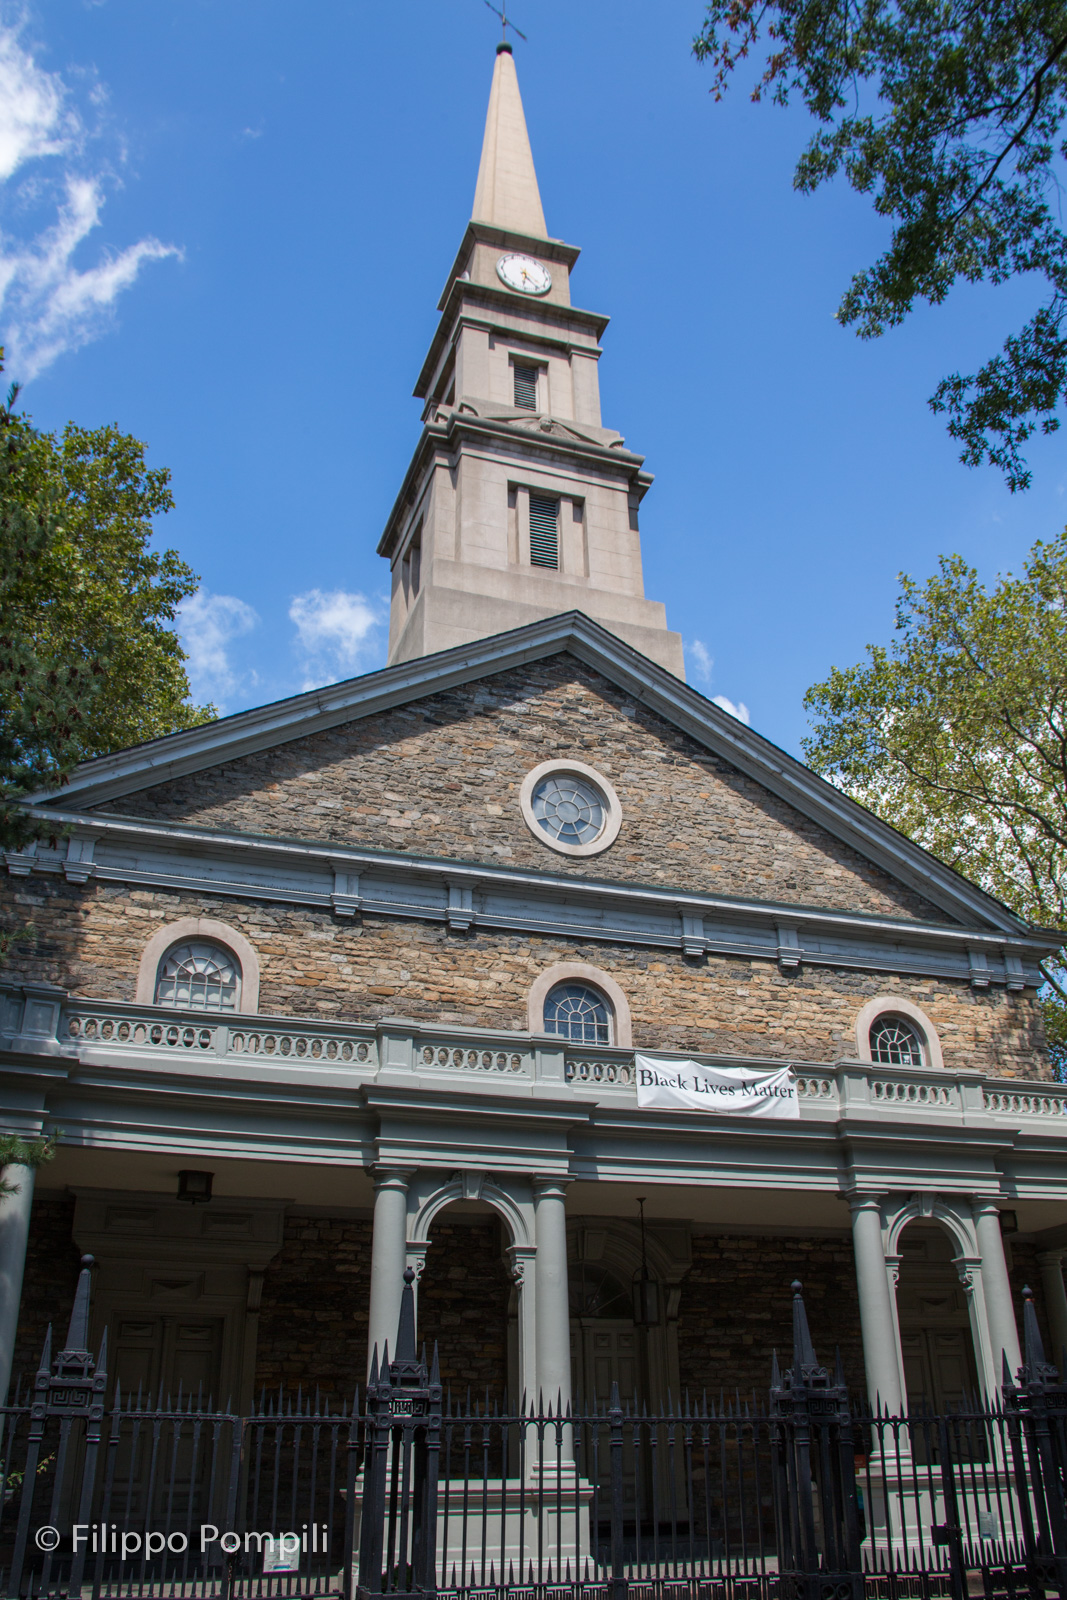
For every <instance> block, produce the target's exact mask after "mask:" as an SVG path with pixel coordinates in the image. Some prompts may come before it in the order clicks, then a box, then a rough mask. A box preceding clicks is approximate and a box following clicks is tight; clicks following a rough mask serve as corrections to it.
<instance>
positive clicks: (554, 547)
mask: <svg viewBox="0 0 1067 1600" xmlns="http://www.w3.org/2000/svg"><path fill="white" fill-rule="evenodd" d="M530 565H531V566H534V567H552V568H554V569H556V570H558V568H559V501H558V500H548V499H546V498H545V496H544V495H540V494H532V495H531V496H530Z"/></svg>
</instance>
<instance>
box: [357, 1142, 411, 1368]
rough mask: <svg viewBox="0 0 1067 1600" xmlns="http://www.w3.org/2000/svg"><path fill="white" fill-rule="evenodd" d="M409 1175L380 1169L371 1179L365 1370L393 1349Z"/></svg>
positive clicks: (404, 1261) (401, 1286) (405, 1240)
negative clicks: (372, 1188)
mask: <svg viewBox="0 0 1067 1600" xmlns="http://www.w3.org/2000/svg"><path fill="white" fill-rule="evenodd" d="M410 1180H411V1172H410V1171H406V1170H400V1169H397V1168H393V1169H390V1168H387V1167H386V1168H379V1169H378V1171H377V1172H376V1173H375V1175H374V1240H373V1243H372V1246H371V1258H370V1315H369V1317H368V1325H367V1370H368V1372H369V1371H370V1364H371V1360H372V1357H373V1355H374V1350H375V1347H377V1350H378V1360H379V1362H381V1360H382V1358H383V1356H384V1354H385V1347H386V1345H388V1346H389V1349H390V1350H391V1351H392V1350H395V1348H396V1329H397V1323H398V1322H399V1321H400V1299H401V1296H402V1295H403V1292H404V1269H405V1267H406V1265H407V1245H408V1183H409V1182H410Z"/></svg>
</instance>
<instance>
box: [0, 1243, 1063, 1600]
mask: <svg viewBox="0 0 1067 1600" xmlns="http://www.w3.org/2000/svg"><path fill="white" fill-rule="evenodd" d="M89 1283H90V1274H89V1268H88V1265H86V1266H85V1268H84V1269H83V1272H82V1275H81V1278H80V1280H79V1287H78V1295H77V1299H76V1302H75V1308H74V1313H73V1316H72V1318H71V1325H70V1330H69V1332H68V1335H67V1341H66V1344H65V1346H64V1348H63V1349H62V1350H61V1351H60V1352H59V1354H58V1355H56V1356H55V1357H54V1358H53V1356H52V1353H51V1341H50V1336H49V1341H48V1342H46V1346H45V1350H44V1353H43V1355H42V1359H41V1363H40V1367H39V1370H38V1372H37V1375H36V1378H35V1380H34V1384H33V1387H32V1389H31V1390H30V1392H28V1393H27V1394H25V1395H20V1394H16V1396H15V1399H14V1401H13V1403H12V1404H11V1405H9V1406H7V1407H5V1408H3V1410H2V1411H0V1495H2V1501H0V1582H2V1592H3V1594H4V1595H6V1596H9V1597H13V1600H30V1597H36V1596H57V1597H59V1596H67V1597H69V1596H73V1595H78V1596H79V1597H89V1596H91V1597H92V1600H100V1597H104V1600H111V1597H118V1596H126V1595H141V1596H146V1597H147V1596H156V1595H159V1596H174V1597H182V1600H186V1597H188V1600H198V1597H204V1600H208V1597H212V1600H213V1597H218V1600H229V1597H231V1596H232V1597H234V1600H244V1597H248V1600H252V1597H259V1596H263V1597H268V1596H269V1597H275V1596H277V1597H283V1596H293V1597H295V1596H308V1597H312V1596H337V1597H338V1600H356V1595H357V1591H359V1592H360V1594H361V1596H363V1597H366V1600H372V1597H376V1596H390V1597H393V1600H401V1597H403V1596H414V1595H420V1596H425V1595H435V1594H436V1595H440V1596H442V1597H453V1596H454V1597H456V1600H489V1597H490V1596H493V1597H495V1596H502V1595H503V1594H504V1593H505V1592H508V1593H512V1594H516V1593H517V1594H522V1595H523V1596H528V1600H861V1597H863V1596H865V1595H866V1596H870V1597H872V1600H934V1597H945V1600H967V1597H968V1596H971V1595H976V1594H981V1595H984V1596H987V1597H989V1600H995V1597H998V1596H1004V1597H1005V1600H1015V1597H1019V1600H1022V1597H1024V1596H1025V1597H1026V1600H1037V1597H1038V1596H1041V1597H1044V1596H1047V1595H1058V1596H1060V1597H1061V1600H1067V1500H1065V1485H1067V1388H1065V1386H1064V1384H1063V1383H1062V1382H1061V1381H1060V1376H1059V1374H1058V1372H1057V1371H1056V1369H1055V1368H1054V1367H1052V1366H1051V1365H1050V1364H1049V1363H1047V1362H1046V1361H1045V1358H1044V1353H1043V1351H1042V1349H1041V1345H1040V1339H1039V1336H1038V1330H1037V1322H1036V1318H1035V1316H1034V1311H1033V1305H1032V1301H1031V1300H1030V1299H1029V1298H1028V1299H1027V1302H1026V1307H1025V1331H1026V1356H1025V1361H1024V1365H1023V1367H1022V1368H1021V1370H1020V1372H1019V1374H1018V1375H1017V1379H1016V1381H1015V1382H1011V1381H1009V1380H1008V1377H1007V1374H1006V1375H1005V1385H1004V1397H1003V1402H1002V1403H1000V1402H998V1404H996V1405H992V1406H991V1405H985V1404H978V1403H977V1402H976V1403H975V1404H974V1405H972V1406H970V1407H969V1408H965V1409H960V1410H958V1411H956V1412H953V1413H951V1414H949V1415H945V1416H935V1415H932V1414H926V1413H919V1414H912V1415H909V1416H907V1417H892V1416H887V1415H872V1414H871V1413H870V1412H869V1411H864V1410H862V1409H860V1408H857V1407H855V1406H853V1405H852V1404H851V1403H850V1401H849V1396H848V1394H847V1391H846V1389H845V1385H844V1383H843V1380H842V1378H841V1373H840V1370H839V1368H838V1370H837V1371H835V1372H833V1373H831V1372H830V1371H829V1370H828V1369H827V1368H825V1367H823V1366H822V1365H821V1364H820V1363H819V1361H818V1359H817V1358H816V1355H815V1352H814V1351H813V1349H812V1347H811V1340H810V1337H809V1336H808V1329H807V1321H806V1317H805V1314H804V1305H803V1300H802V1298H801V1293H800V1286H799V1285H794V1339H793V1345H794V1348H793V1355H792V1363H791V1365H790V1366H789V1368H788V1370H787V1371H786V1372H785V1373H784V1374H781V1373H780V1372H779V1371H778V1369H777V1363H775V1370H774V1372H773V1374H772V1385H771V1388H770V1392H769V1395H768V1396H766V1397H765V1398H763V1399H762V1400H761V1401H760V1402H758V1403H757V1401H755V1400H753V1401H752V1402H751V1403H750V1404H747V1405H746V1404H744V1403H741V1402H739V1401H735V1402H734V1403H732V1404H726V1403H720V1404H717V1405H716V1404H713V1403H711V1402H709V1401H707V1400H706V1399H701V1401H700V1402H699V1403H692V1402H686V1403H685V1404H684V1405H683V1406H681V1407H680V1408H679V1409H678V1410H677V1411H676V1412H674V1413H673V1414H670V1415H663V1414H657V1415H651V1414H648V1413H646V1412H644V1411H638V1410H636V1409H635V1407H634V1406H633V1405H628V1404H627V1403H626V1401H625V1399H624V1398H623V1397H620V1396H619V1395H618V1393H617V1391H615V1392H613V1393H612V1396H611V1399H610V1402H609V1404H608V1405H606V1406H602V1407H600V1408H597V1407H581V1406H578V1407H568V1408H565V1409H563V1410H558V1409H553V1408H552V1407H546V1408H544V1409H542V1410H538V1411H514V1410H509V1409H508V1408H507V1406H506V1405H503V1406H500V1407H494V1406H492V1405H482V1406H466V1405H464V1406H459V1405H456V1404H455V1403H453V1401H452V1400H451V1399H450V1397H449V1395H448V1394H447V1393H446V1392H443V1390H442V1386H441V1384H440V1382H439V1380H438V1377H437V1371H436V1355H434V1357H433V1358H432V1360H431V1362H429V1363H428V1362H427V1360H426V1356H425V1353H423V1354H422V1355H421V1356H419V1355H417V1354H416V1343H415V1326H414V1304H413V1299H412V1295H411V1288H410V1284H408V1286H407V1287H406V1290H405V1295H404V1309H403V1312H402V1317H401V1326H400V1329H399V1336H398V1341H397V1348H396V1351H395V1354H394V1355H393V1356H392V1357H391V1358H390V1356H389V1354H388V1352H383V1358H382V1360H381V1361H380V1362H377V1361H376V1363H375V1369H374V1371H373V1373H372V1378H371V1382H370V1384H369V1385H368V1388H367V1390H366V1392H364V1393H363V1394H357V1395H356V1397H355V1398H354V1400H353V1402H352V1404H351V1406H350V1407H347V1408H331V1407H328V1406H323V1405H320V1404H319V1403H318V1402H317V1401H316V1399H315V1398H313V1397H312V1398H309V1397H300V1396H296V1397H291V1398H286V1397H285V1396H281V1395H279V1396H278V1397H277V1399H276V1400H274V1401H273V1402H272V1403H266V1402H264V1403H262V1404H261V1405H260V1407H259V1409H258V1410H257V1411H256V1413H255V1414H254V1415H251V1416H238V1415H236V1414H234V1413H231V1412H228V1411H219V1410H217V1409H214V1408H213V1407H212V1406H211V1404H210V1402H209V1401H207V1400H206V1399H205V1398H204V1397H201V1396H180V1395H179V1396H175V1397H170V1398H168V1397H166V1396H159V1395H156V1396H154V1397H147V1396H144V1395H139V1394H134V1395H124V1394H121V1393H119V1392H115V1393H109V1391H108V1387H107V1378H106V1361H107V1357H106V1348H105V1349H102V1350H101V1351H100V1353H99V1355H98V1356H97V1357H96V1358H94V1357H93V1356H92V1355H91V1354H90V1352H89V1351H88V1349H87V1330H88V1325H89V1324H88V1313H89Z"/></svg>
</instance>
